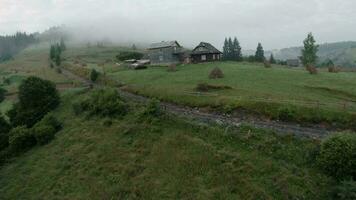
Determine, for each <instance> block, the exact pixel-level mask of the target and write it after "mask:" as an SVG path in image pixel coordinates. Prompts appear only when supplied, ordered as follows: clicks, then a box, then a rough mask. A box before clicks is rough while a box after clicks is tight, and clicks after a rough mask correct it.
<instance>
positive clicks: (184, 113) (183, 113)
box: [62, 69, 336, 139]
mask: <svg viewBox="0 0 356 200" xmlns="http://www.w3.org/2000/svg"><path fill="white" fill-rule="evenodd" d="M62 71H63V74H64V75H65V76H67V77H68V78H72V79H76V80H79V81H81V82H83V83H84V84H85V85H90V84H91V82H90V81H88V80H86V79H84V78H82V77H79V76H77V75H75V74H73V73H71V72H70V71H68V70H65V69H63V70H62ZM94 86H95V87H101V85H98V84H94ZM118 90H119V91H120V94H121V95H122V96H123V97H124V98H126V99H129V100H130V101H136V102H142V103H145V102H148V101H149V100H150V99H149V98H147V97H144V96H140V95H136V94H132V93H129V92H126V91H122V90H120V89H118ZM161 107H162V109H163V110H165V111H166V112H168V113H171V114H174V115H177V116H180V117H184V118H188V119H190V120H195V121H199V122H202V123H208V124H210V123H215V124H219V125H223V126H226V127H231V126H234V127H239V126H241V125H242V124H247V125H251V126H253V127H256V128H263V129H269V130H273V131H275V132H276V133H279V134H293V135H296V136H300V137H308V138H316V139H320V138H323V137H325V136H327V135H329V134H330V133H332V132H334V131H336V130H329V129H326V128H325V127H323V126H321V125H314V126H309V127H307V126H301V125H299V124H296V123H287V122H281V121H273V120H267V119H262V118H261V119H260V118H257V117H251V116H249V117H246V116H244V114H241V115H236V116H235V115H234V116H229V115H224V114H221V113H213V112H205V111H201V110H199V109H194V108H191V107H186V106H181V105H176V104H172V103H168V102H161Z"/></svg>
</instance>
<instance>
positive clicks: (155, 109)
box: [143, 99, 161, 117]
mask: <svg viewBox="0 0 356 200" xmlns="http://www.w3.org/2000/svg"><path fill="white" fill-rule="evenodd" d="M143 115H144V116H153V117H158V116H160V115H161V107H160V102H159V100H157V99H151V100H150V102H149V103H148V104H147V106H146V107H145V110H144V112H143Z"/></svg>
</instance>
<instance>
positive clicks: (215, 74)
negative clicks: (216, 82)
mask: <svg viewBox="0 0 356 200" xmlns="http://www.w3.org/2000/svg"><path fill="white" fill-rule="evenodd" d="M209 78H210V79H218V78H224V73H223V72H222V70H221V69H220V68H219V67H215V68H214V69H213V70H212V71H211V72H210V74H209Z"/></svg>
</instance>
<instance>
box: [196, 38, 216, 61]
mask: <svg viewBox="0 0 356 200" xmlns="http://www.w3.org/2000/svg"><path fill="white" fill-rule="evenodd" d="M221 57H222V52H221V51H219V50H218V49H217V48H215V47H214V46H213V45H211V44H210V43H207V42H201V43H200V44H199V45H198V46H197V47H195V48H194V50H193V51H192V52H191V62H193V63H200V62H212V61H218V60H220V59H221Z"/></svg>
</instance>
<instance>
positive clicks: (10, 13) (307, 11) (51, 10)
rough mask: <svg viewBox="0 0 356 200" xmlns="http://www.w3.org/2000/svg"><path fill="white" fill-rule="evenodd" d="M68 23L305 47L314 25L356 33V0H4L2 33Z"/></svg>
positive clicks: (84, 29)
mask: <svg viewBox="0 0 356 200" xmlns="http://www.w3.org/2000/svg"><path fill="white" fill-rule="evenodd" d="M61 24H65V25H67V26H68V27H78V28H80V30H81V31H80V34H79V35H80V37H84V36H91V37H96V38H103V37H105V38H111V39H113V40H114V39H115V40H117V41H135V42H146V43H150V42H155V41H162V40H178V41H179V42H180V43H181V44H182V45H184V46H187V47H191V46H194V45H196V44H198V43H199V42H200V41H206V42H211V43H213V44H215V45H216V46H218V47H221V45H222V42H223V40H224V37H225V36H237V37H238V39H239V41H240V43H241V45H242V47H243V48H245V49H254V48H255V47H256V46H257V42H262V44H263V46H264V48H265V49H276V48H283V47H289V46H300V45H301V43H302V41H303V39H304V38H305V37H306V34H307V32H310V31H312V32H313V33H314V35H315V36H316V39H317V41H318V42H319V43H324V42H335V41H347V40H356V1H355V0H339V1H337V0H217V1H211V0H174V1H173V0H0V34H11V33H14V32H16V31H19V30H20V31H27V32H35V31H43V30H45V29H47V28H49V27H51V26H55V25H61Z"/></svg>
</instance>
